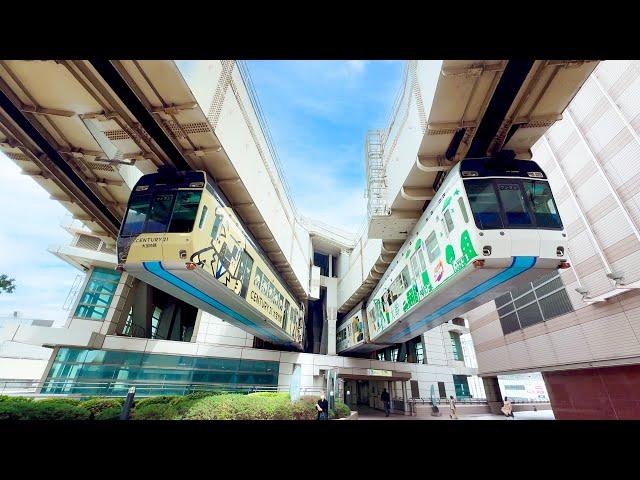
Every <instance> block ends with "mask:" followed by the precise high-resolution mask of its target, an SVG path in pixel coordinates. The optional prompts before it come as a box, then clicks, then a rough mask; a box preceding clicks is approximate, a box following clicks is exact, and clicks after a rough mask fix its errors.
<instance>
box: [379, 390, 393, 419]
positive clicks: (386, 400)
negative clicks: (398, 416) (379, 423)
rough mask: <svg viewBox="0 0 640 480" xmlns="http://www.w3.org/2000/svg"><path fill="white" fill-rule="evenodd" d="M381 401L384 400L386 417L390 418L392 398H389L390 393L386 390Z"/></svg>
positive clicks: (381, 396) (383, 391)
mask: <svg viewBox="0 0 640 480" xmlns="http://www.w3.org/2000/svg"><path fill="white" fill-rule="evenodd" d="M380 400H382V404H383V405H384V416H385V417H388V416H389V412H390V411H391V398H390V397H389V392H387V389H386V388H385V389H384V390H382V394H381V395H380Z"/></svg>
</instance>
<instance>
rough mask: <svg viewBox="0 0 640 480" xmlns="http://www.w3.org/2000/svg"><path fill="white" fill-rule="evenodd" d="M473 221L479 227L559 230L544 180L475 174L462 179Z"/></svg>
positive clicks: (558, 222) (549, 189) (560, 223)
mask: <svg viewBox="0 0 640 480" xmlns="http://www.w3.org/2000/svg"><path fill="white" fill-rule="evenodd" d="M464 187H465V190H466V191H467V197H468V199H469V203H470V205H471V211H472V212H473V218H474V219H475V222H476V225H477V227H478V228H479V229H481V230H490V229H498V228H533V229H549V230H562V221H561V220H560V214H559V213H558V209H557V208H556V204H555V201H554V199H553V195H552V194H551V188H550V187H549V183H548V182H547V181H546V180H528V179H527V180H525V179H517V178H505V179H502V178H478V179H473V180H472V179H467V180H464Z"/></svg>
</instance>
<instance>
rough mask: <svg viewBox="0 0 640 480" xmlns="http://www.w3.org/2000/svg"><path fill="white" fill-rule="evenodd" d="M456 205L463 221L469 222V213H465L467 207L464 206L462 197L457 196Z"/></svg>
mask: <svg viewBox="0 0 640 480" xmlns="http://www.w3.org/2000/svg"><path fill="white" fill-rule="evenodd" d="M458 205H460V211H461V212H462V218H464V223H469V214H468V213H467V207H465V206H464V200H463V199H462V197H459V198H458Z"/></svg>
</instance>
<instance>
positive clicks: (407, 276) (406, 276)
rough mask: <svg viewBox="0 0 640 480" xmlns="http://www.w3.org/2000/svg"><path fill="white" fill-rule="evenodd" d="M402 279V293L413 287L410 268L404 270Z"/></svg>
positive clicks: (401, 274)
mask: <svg viewBox="0 0 640 480" xmlns="http://www.w3.org/2000/svg"><path fill="white" fill-rule="evenodd" d="M400 277H401V278H402V283H403V285H402V289H403V290H402V291H405V290H406V289H407V288H409V285H411V274H410V273H409V266H406V267H404V268H403V269H402V273H400Z"/></svg>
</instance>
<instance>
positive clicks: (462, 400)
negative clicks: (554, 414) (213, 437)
mask: <svg viewBox="0 0 640 480" xmlns="http://www.w3.org/2000/svg"><path fill="white" fill-rule="evenodd" d="M407 401H408V402H411V403H420V404H429V405H431V399H430V398H409V399H408V400H407ZM454 402H455V403H456V405H460V404H469V405H472V404H487V403H489V402H488V400H487V399H486V398H458V399H454ZM448 403H449V399H448V398H438V399H437V404H438V405H447V404H448ZM525 403H526V404H529V403H549V400H513V401H511V404H512V405H515V404H525Z"/></svg>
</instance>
